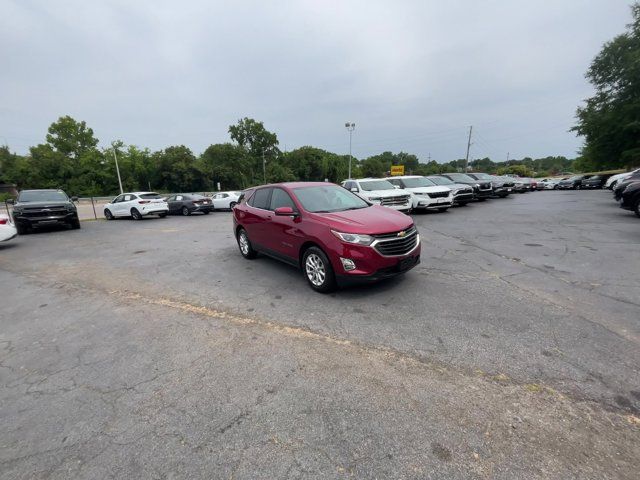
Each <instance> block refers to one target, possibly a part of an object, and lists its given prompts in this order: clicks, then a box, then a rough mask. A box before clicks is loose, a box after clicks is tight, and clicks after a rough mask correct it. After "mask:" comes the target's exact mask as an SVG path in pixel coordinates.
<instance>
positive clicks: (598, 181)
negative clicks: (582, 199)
mask: <svg viewBox="0 0 640 480" xmlns="http://www.w3.org/2000/svg"><path fill="white" fill-rule="evenodd" d="M608 178H609V175H606V176H605V175H594V176H592V177H588V178H584V179H583V180H582V182H580V186H581V187H582V188H602V187H603V186H604V183H605V182H606V181H607V179H608Z"/></svg>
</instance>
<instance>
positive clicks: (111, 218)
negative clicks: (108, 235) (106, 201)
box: [104, 208, 114, 220]
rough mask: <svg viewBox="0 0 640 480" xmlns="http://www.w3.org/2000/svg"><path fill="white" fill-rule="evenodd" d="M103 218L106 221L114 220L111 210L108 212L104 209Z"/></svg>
mask: <svg viewBox="0 0 640 480" xmlns="http://www.w3.org/2000/svg"><path fill="white" fill-rule="evenodd" d="M104 218H106V219H107V220H113V219H114V216H113V213H111V210H109V209H108V208H105V209H104Z"/></svg>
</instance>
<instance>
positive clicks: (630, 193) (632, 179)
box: [612, 169, 640, 217]
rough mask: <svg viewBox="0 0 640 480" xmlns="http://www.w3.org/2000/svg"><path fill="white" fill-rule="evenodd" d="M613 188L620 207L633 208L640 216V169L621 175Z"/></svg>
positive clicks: (614, 196)
mask: <svg viewBox="0 0 640 480" xmlns="http://www.w3.org/2000/svg"><path fill="white" fill-rule="evenodd" d="M612 190H613V198H614V199H615V200H616V201H617V202H619V203H620V208H624V209H625V210H631V211H633V212H635V214H636V215H637V216H638V217H640V169H637V170H634V171H633V172H630V173H629V174H628V175H626V176H625V177H620V178H619V179H618V181H617V182H616V183H615V186H614V187H613V189H612Z"/></svg>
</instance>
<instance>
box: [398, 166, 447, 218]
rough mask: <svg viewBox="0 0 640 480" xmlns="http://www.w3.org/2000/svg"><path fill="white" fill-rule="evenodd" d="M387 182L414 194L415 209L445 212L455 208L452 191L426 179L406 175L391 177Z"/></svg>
mask: <svg viewBox="0 0 640 480" xmlns="http://www.w3.org/2000/svg"><path fill="white" fill-rule="evenodd" d="M387 180H389V182H391V183H392V184H393V185H395V186H396V187H398V188H402V189H404V190H406V191H409V192H411V193H412V194H413V208H416V209H425V210H438V211H439V212H445V211H446V210H447V209H448V208H449V207H451V206H453V193H452V192H451V189H450V188H449V187H444V186H441V185H436V184H435V183H433V182H432V181H431V180H429V179H428V178H426V177H421V176H420V175H406V176H401V177H390V178H387Z"/></svg>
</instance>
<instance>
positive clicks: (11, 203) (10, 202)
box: [5, 198, 16, 205]
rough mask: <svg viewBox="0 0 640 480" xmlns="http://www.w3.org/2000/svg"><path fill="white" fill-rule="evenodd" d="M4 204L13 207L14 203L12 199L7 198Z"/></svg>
mask: <svg viewBox="0 0 640 480" xmlns="http://www.w3.org/2000/svg"><path fill="white" fill-rule="evenodd" d="M5 202H6V203H7V204H9V205H15V203H16V201H15V200H14V199H13V198H7V199H6V200H5Z"/></svg>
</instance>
